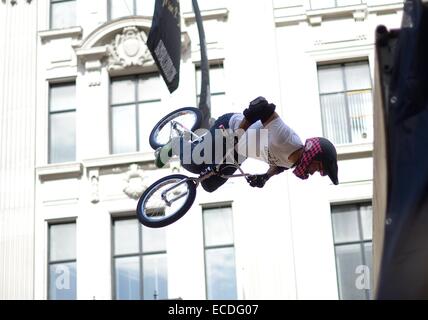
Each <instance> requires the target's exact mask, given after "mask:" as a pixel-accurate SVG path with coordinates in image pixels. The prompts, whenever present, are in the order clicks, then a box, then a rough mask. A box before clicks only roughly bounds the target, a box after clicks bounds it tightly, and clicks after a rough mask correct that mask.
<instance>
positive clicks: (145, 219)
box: [136, 174, 196, 228]
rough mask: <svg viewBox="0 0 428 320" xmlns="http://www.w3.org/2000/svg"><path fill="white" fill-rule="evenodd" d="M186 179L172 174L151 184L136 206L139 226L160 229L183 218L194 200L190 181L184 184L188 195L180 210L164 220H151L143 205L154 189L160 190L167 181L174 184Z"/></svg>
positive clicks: (192, 184)
mask: <svg viewBox="0 0 428 320" xmlns="http://www.w3.org/2000/svg"><path fill="white" fill-rule="evenodd" d="M187 178H188V177H187V176H185V175H182V174H173V175H169V176H166V177H163V178H161V179H159V180H157V181H156V182H154V183H152V184H151V185H150V186H149V187H148V188H147V189H146V190H145V191H144V193H143V194H142V195H141V197H140V199H139V200H138V204H137V210H136V213H137V218H138V220H139V221H140V223H141V224H143V225H144V226H146V227H149V228H161V227H165V226H167V225H170V224H172V223H174V222H175V221H177V220H178V219H180V218H181V217H183V216H184V215H185V214H186V212H187V211H188V210H189V209H190V208H191V207H192V204H193V202H194V201H195V198H196V185H195V183H194V182H193V181H192V180H187V181H186V182H185V184H186V186H187V188H188V195H187V198H186V199H185V201H184V203H183V204H182V205H181V207H180V209H178V210H177V211H176V212H174V213H173V214H171V215H170V216H168V217H165V218H153V217H150V216H149V215H148V212H147V210H145V209H146V208H145V204H146V203H147V202H148V201H149V199H150V197H151V196H152V195H153V194H154V193H155V192H156V188H161V187H162V186H164V185H167V184H168V183H167V182H168V181H171V184H172V183H176V182H178V181H181V180H183V179H187Z"/></svg>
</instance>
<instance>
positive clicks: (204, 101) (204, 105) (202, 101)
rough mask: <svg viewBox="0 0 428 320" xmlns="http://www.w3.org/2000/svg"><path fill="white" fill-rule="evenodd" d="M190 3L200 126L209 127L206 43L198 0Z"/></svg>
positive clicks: (209, 106)
mask: <svg viewBox="0 0 428 320" xmlns="http://www.w3.org/2000/svg"><path fill="white" fill-rule="evenodd" d="M192 5H193V11H194V12H195V19H196V25H197V26H198V33H199V45H200V50H201V67H200V68H201V93H200V95H199V109H200V110H201V111H202V125H201V127H202V128H206V129H209V120H210V118H211V92H210V75H209V71H210V70H209V69H210V67H209V64H208V56H207V45H206V41H205V32H204V26H203V23H202V17H201V12H200V11H199V6H198V1H197V0H192Z"/></svg>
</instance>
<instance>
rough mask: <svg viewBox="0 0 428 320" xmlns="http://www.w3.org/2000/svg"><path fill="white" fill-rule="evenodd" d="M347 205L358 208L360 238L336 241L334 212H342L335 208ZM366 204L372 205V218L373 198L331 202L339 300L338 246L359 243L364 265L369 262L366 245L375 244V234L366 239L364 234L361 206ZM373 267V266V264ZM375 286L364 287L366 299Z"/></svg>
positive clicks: (340, 298)
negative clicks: (349, 201) (335, 210)
mask: <svg viewBox="0 0 428 320" xmlns="http://www.w3.org/2000/svg"><path fill="white" fill-rule="evenodd" d="M346 206H353V207H354V208H355V209H356V210H357V219H358V236H359V240H358V241H341V242H336V240H335V239H334V232H335V229H334V223H333V215H334V214H340V213H334V212H333V208H338V207H346ZM364 206H370V207H372V218H373V200H371V199H370V200H362V201H358V202H351V203H337V204H334V203H332V204H331V209H330V212H331V214H330V216H331V217H330V218H331V226H332V238H333V246H334V260H335V267H336V284H337V292H338V295H339V300H342V297H341V294H340V285H339V283H340V277H339V269H338V265H337V253H336V248H337V247H343V246H347V245H359V246H360V254H361V261H362V264H363V265H364V266H368V264H367V260H366V253H365V250H364V246H365V245H366V244H373V234H372V237H371V239H364V234H363V224H362V219H361V207H364ZM372 227H373V226H372ZM372 268H373V266H372ZM370 271H371V270H370ZM370 274H371V272H370ZM372 280H373V279H372V277H370V281H371V282H372ZM373 290H374V288H373V287H371V288H370V289H369V290H367V289H364V296H365V299H366V300H370V294H373V292H374V291H373Z"/></svg>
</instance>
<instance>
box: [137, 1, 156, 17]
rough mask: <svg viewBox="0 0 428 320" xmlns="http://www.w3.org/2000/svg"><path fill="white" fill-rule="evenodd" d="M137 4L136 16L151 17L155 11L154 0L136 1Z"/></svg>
mask: <svg viewBox="0 0 428 320" xmlns="http://www.w3.org/2000/svg"><path fill="white" fill-rule="evenodd" d="M136 3H137V15H141V16H153V12H154V11H155V0H144V1H139V0H138V1H136Z"/></svg>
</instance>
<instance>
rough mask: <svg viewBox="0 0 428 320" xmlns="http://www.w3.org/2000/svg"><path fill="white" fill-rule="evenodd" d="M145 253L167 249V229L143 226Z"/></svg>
mask: <svg viewBox="0 0 428 320" xmlns="http://www.w3.org/2000/svg"><path fill="white" fill-rule="evenodd" d="M141 232H142V239H143V253H149V252H157V251H166V234H165V229H162V228H160V229H153V228H147V227H145V226H143V228H142V231H141Z"/></svg>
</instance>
